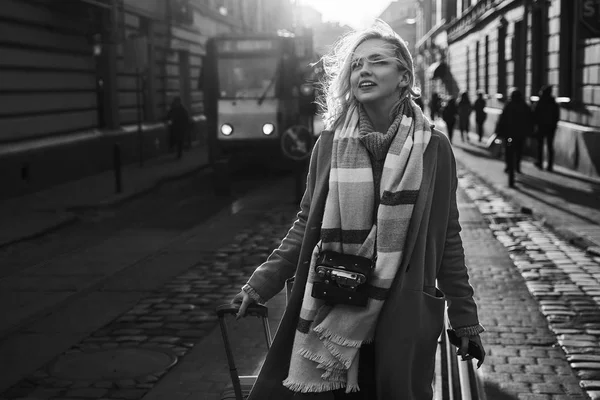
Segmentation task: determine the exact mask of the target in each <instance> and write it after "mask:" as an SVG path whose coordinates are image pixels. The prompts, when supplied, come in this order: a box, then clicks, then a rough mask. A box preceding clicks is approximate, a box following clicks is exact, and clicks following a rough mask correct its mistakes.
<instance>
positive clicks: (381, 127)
mask: <svg viewBox="0 0 600 400" xmlns="http://www.w3.org/2000/svg"><path fill="white" fill-rule="evenodd" d="M363 107H364V109H365V112H366V113H367V115H368V116H369V119H370V120H371V124H373V128H374V129H375V131H376V132H382V133H386V132H387V130H388V128H389V127H390V111H391V109H387V108H384V107H372V106H371V107H370V106H369V105H368V104H363Z"/></svg>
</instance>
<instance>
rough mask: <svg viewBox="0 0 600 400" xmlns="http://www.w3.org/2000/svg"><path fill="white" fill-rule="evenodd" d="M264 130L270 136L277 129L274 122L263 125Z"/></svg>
mask: <svg viewBox="0 0 600 400" xmlns="http://www.w3.org/2000/svg"><path fill="white" fill-rule="evenodd" d="M262 131H263V133H264V134H265V135H267V136H269V135H270V134H272V133H273V132H274V131H275V125H273V124H270V123H268V124H264V125H263V127H262Z"/></svg>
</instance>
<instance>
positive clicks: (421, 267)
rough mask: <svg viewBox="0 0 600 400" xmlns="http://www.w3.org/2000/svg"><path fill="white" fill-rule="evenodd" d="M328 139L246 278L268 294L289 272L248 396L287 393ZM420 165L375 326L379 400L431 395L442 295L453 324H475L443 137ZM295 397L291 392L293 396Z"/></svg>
mask: <svg viewBox="0 0 600 400" xmlns="http://www.w3.org/2000/svg"><path fill="white" fill-rule="evenodd" d="M332 141H333V133H332V132H328V131H325V132H323V133H322V134H321V136H320V138H319V140H318V141H317V143H316V145H315V148H314V150H313V154H312V157H311V161H310V167H309V175H308V179H307V189H306V192H305V194H304V197H303V199H302V201H301V206H300V212H299V213H298V218H297V220H296V221H295V222H294V224H293V226H292V228H291V229H290V231H289V232H288V234H287V236H286V237H285V238H284V239H283V241H282V242H281V245H280V246H279V248H278V249H276V250H275V251H274V252H273V253H272V254H271V255H270V256H269V258H268V259H267V261H266V262H265V263H264V264H262V265H261V266H260V267H259V268H257V270H256V271H255V272H254V274H253V275H252V277H251V278H250V280H249V282H248V283H249V284H250V286H252V287H253V288H254V289H255V290H256V291H257V292H258V294H260V295H261V297H262V298H263V299H269V298H271V297H273V296H274V295H275V294H277V293H278V292H279V291H281V290H282V288H283V287H284V285H285V281H286V279H288V278H290V277H292V276H294V274H295V281H294V286H293V289H292V292H291V296H290V298H289V301H288V306H287V308H286V311H285V313H284V315H283V318H282V320H281V322H280V325H279V327H278V330H277V334H276V335H275V338H274V342H273V346H272V347H271V350H270V351H269V353H268V355H267V357H266V360H265V362H264V364H263V366H262V369H261V371H260V374H259V377H258V380H257V382H256V384H255V386H254V389H253V391H252V393H251V394H250V397H249V399H250V400H266V399H273V400H285V399H292V397H293V396H294V393H293V392H291V391H289V390H288V389H287V388H285V387H284V386H283V385H282V381H283V380H284V379H285V378H286V377H287V374H288V368H289V362H290V356H291V351H292V344H293V341H294V335H295V331H296V326H297V323H298V316H299V312H300V307H301V304H302V297H303V294H304V288H305V285H306V280H307V276H308V267H309V263H310V257H311V253H312V250H313V248H314V247H315V245H316V244H317V242H318V240H319V238H320V228H321V222H322V219H323V211H324V208H325V200H326V197H327V191H328V179H329V169H330V164H331V148H332ZM424 166H425V167H424V175H423V181H422V182H423V183H422V186H421V190H420V192H419V196H418V198H417V203H416V206H415V209H414V212H413V215H412V219H411V222H410V225H409V231H408V236H407V242H406V245H405V246H406V247H405V256H404V258H403V261H402V264H401V266H400V269H399V271H398V273H397V274H396V277H395V279H394V282H393V284H392V288H391V291H390V294H389V297H388V299H386V301H385V303H384V306H383V309H382V311H381V314H380V316H379V319H378V322H377V326H376V332H375V341H374V343H375V369H376V370H375V376H376V386H377V391H378V399H379V400H384V399H385V400H390V399H402V400H409V399H415V400H424V399H430V398H432V380H433V374H434V365H435V352H436V348H437V339H438V337H439V335H440V333H441V331H442V328H443V319H444V309H445V304H446V301H448V303H449V307H448V315H449V319H450V322H451V325H452V326H453V327H454V328H459V327H464V326H475V325H478V324H479V320H478V317H477V307H476V305H475V302H474V301H473V289H472V287H471V286H470V284H469V282H468V274H467V268H466V266H465V260H464V251H463V246H462V241H461V238H460V235H459V232H460V229H461V227H460V224H459V222H458V209H457V205H456V187H457V177H456V164H455V160H454V156H453V153H452V150H451V146H450V142H449V141H448V139H447V138H446V137H445V136H444V135H443V134H442V133H440V132H439V131H434V132H433V134H432V136H431V140H430V142H429V145H428V146H427V149H426V151H425V156H424ZM436 278H437V288H436ZM302 397H303V396H302V395H299V394H296V397H293V398H294V399H301V398H302ZM310 398H311V399H314V398H315V397H310ZM318 398H323V399H328V398H332V397H328V395H323V397H318Z"/></svg>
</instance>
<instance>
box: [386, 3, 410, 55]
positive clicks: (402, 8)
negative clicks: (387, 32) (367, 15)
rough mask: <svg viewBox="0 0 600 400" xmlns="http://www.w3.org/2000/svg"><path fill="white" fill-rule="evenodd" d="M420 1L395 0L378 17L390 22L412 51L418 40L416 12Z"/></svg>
mask: <svg viewBox="0 0 600 400" xmlns="http://www.w3.org/2000/svg"><path fill="white" fill-rule="evenodd" d="M417 4H418V1H415V0H395V1H392V2H391V3H390V4H389V5H388V6H387V7H386V9H385V10H383V12H382V13H381V14H380V15H379V16H378V17H377V18H379V19H381V20H383V21H385V22H387V23H388V25H390V26H391V27H392V29H393V30H394V31H395V32H396V33H398V35H400V37H402V39H404V40H405V41H406V42H407V43H408V48H409V50H410V51H411V53H412V52H413V51H414V50H415V45H416V40H417V29H416V26H417V25H416V14H417Z"/></svg>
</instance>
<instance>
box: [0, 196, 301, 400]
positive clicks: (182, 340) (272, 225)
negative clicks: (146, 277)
mask: <svg viewBox="0 0 600 400" xmlns="http://www.w3.org/2000/svg"><path fill="white" fill-rule="evenodd" d="M293 211H294V210H293V209H292V208H291V207H285V206H282V207H281V208H280V209H275V210H273V211H271V212H270V213H269V214H268V215H261V216H260V223H258V224H256V225H255V226H254V228H253V229H248V230H242V231H240V232H239V233H238V234H237V235H236V236H235V238H234V240H233V242H232V243H230V244H229V245H227V246H224V247H222V248H220V249H218V250H216V251H215V252H213V253H210V254H205V255H204V256H205V257H204V259H203V260H202V261H201V262H200V263H198V264H196V265H195V266H193V267H192V268H191V269H189V270H188V271H187V272H186V273H184V274H182V275H180V276H178V277H177V278H175V279H173V280H172V281H170V282H169V283H167V284H166V285H164V287H163V288H162V289H160V290H157V291H154V292H153V293H152V294H151V295H150V296H148V297H145V298H143V299H142V300H140V301H139V302H138V303H137V304H136V305H135V306H134V307H133V308H132V309H130V310H129V311H127V312H126V313H124V314H123V315H121V316H119V317H118V318H117V319H115V320H114V321H112V322H110V323H109V324H107V325H106V326H104V327H103V328H101V329H100V330H98V331H96V332H94V333H93V334H92V335H90V336H89V337H87V338H86V339H84V340H83V341H81V342H80V343H78V344H77V345H75V346H73V347H72V348H71V349H69V350H68V351H66V352H65V353H64V354H62V355H61V356H59V357H57V358H56V359H55V360H53V361H52V362H50V363H49V364H48V365H46V366H44V367H43V368H40V369H39V370H37V371H36V372H35V373H33V374H31V375H30V376H28V377H27V378H25V379H23V380H21V381H20V382H18V383H17V384H15V385H13V386H12V387H11V388H9V389H8V390H7V391H5V392H4V393H2V394H1V395H0V399H2V400H4V399H21V400H25V399H27V400H30V399H100V398H102V399H140V398H142V397H143V396H144V395H145V394H146V393H147V392H148V391H149V390H150V389H152V388H153V387H154V385H155V384H156V383H157V382H158V381H159V379H160V378H161V377H162V376H164V375H165V374H166V373H167V372H169V370H170V369H171V368H172V367H173V365H175V364H173V363H172V362H166V363H165V362H163V361H168V357H167V358H165V357H163V360H160V361H161V362H157V361H156V357H157V355H158V354H161V353H162V354H167V355H171V356H172V357H171V358H172V359H173V360H176V358H182V357H184V356H185V355H186V354H187V353H188V352H189V351H190V349H192V348H193V347H194V345H195V344H196V343H197V342H198V341H199V340H200V339H202V338H203V337H205V336H207V335H208V333H209V332H211V331H212V330H214V328H215V326H216V316H215V315H214V308H215V306H216V305H218V304H221V303H224V302H228V301H229V300H230V299H231V298H232V297H233V295H234V294H235V293H237V292H238V291H239V288H240V287H241V285H242V284H243V283H244V282H245V281H246V279H247V276H248V275H249V274H250V273H251V272H252V270H253V269H254V268H255V267H256V265H257V264H258V263H260V262H262V261H263V260H264V259H265V258H266V257H267V256H268V254H269V253H270V252H271V251H272V249H273V248H274V247H275V246H276V245H277V244H278V243H279V239H280V238H281V237H282V236H283V235H285V232H286V230H287V229H288V228H289V225H290V223H291V218H292V217H293V215H294V213H293ZM136 350H137V351H136ZM144 350H147V351H148V352H144ZM119 351H120V352H119ZM150 351H151V353H150ZM144 356H147V357H151V358H150V359H149V364H148V368H147V369H148V370H149V372H147V373H145V374H143V375H136V373H137V371H139V370H140V366H139V362H143V361H144V359H143V358H140V357H144ZM128 357H129V358H130V357H137V358H138V359H139V361H138V363H137V364H138V365H136V366H133V367H132V368H129V369H128V367H127V366H126V365H125V366H124V365H122V364H123V363H126V360H127V358H128ZM142 369H143V368H142ZM69 375H71V376H72V378H69ZM222 383H223V385H224V383H225V382H222Z"/></svg>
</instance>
